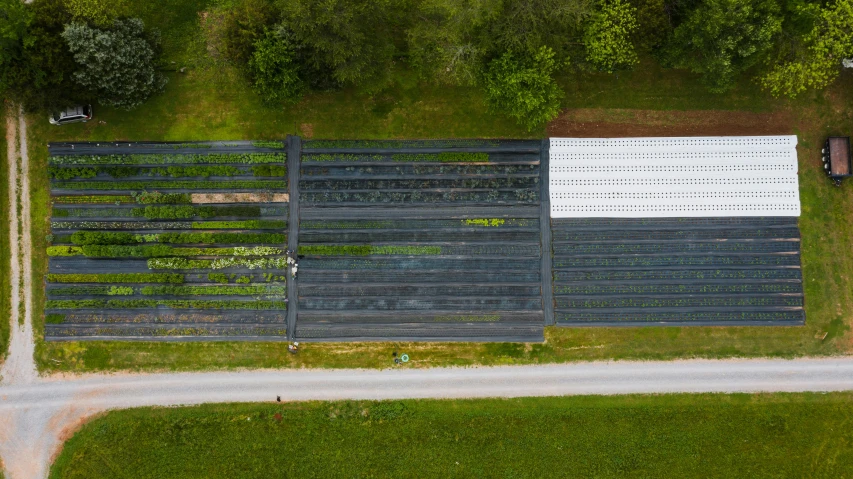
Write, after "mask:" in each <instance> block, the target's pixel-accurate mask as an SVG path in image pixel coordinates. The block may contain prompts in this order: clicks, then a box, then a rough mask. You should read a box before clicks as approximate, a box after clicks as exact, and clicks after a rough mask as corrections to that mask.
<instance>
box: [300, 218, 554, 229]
mask: <svg viewBox="0 0 853 479" xmlns="http://www.w3.org/2000/svg"><path fill="white" fill-rule="evenodd" d="M538 226H539V220H537V219H532V218H467V219H461V220H456V219H449V220H411V219H403V220H399V221H395V220H324V221H317V220H304V221H301V222H300V223H299V228H300V229H434V228H458V227H484V228H498V227H507V228H509V227H538Z"/></svg>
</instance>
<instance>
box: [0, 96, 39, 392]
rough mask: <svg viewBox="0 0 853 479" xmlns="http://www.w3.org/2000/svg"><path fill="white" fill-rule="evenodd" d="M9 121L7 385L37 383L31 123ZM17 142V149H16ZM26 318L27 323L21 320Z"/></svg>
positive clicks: (1, 374)
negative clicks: (28, 141)
mask: <svg viewBox="0 0 853 479" xmlns="http://www.w3.org/2000/svg"><path fill="white" fill-rule="evenodd" d="M16 116H17V118H15V117H13V116H12V115H9V117H7V119H6V141H7V142H8V143H9V144H10V145H12V146H10V149H9V155H8V161H9V200H10V201H9V204H10V207H11V208H12V211H11V212H10V215H9V218H10V225H9V231H10V235H11V241H10V245H11V248H10V249H11V256H12V268H11V278H10V280H11V283H12V303H11V310H12V311H11V312H12V314H11V317H10V318H9V321H10V322H11V332H10V333H11V334H10V337H9V352H8V355H7V356H6V361H5V362H4V363H3V366H2V368H0V378H2V383H3V384H19V383H29V382H32V381H35V380H36V379H37V377H38V373H37V372H36V366H35V360H34V354H35V343H34V340H33V320H32V303H33V291H32V276H33V275H32V254H31V249H32V248H31V246H32V239H31V238H32V237H31V235H30V179H29V151H28V148H27V123H26V120H25V118H24V114H23V111H21V110H19V111H18V112H17V115H16ZM16 143H17V147H16V146H15V145H16ZM21 319H23V321H21Z"/></svg>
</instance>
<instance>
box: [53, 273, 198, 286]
mask: <svg viewBox="0 0 853 479" xmlns="http://www.w3.org/2000/svg"><path fill="white" fill-rule="evenodd" d="M47 280H48V282H51V283H171V284H181V283H183V282H184V275H182V274H177V273H100V274H58V273H51V274H48V275H47Z"/></svg>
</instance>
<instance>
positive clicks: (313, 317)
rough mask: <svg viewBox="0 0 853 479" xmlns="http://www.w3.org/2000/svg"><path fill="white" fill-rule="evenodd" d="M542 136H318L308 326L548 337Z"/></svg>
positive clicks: (303, 224)
mask: <svg viewBox="0 0 853 479" xmlns="http://www.w3.org/2000/svg"><path fill="white" fill-rule="evenodd" d="M540 147H541V142H539V141H515V142H507V141H502V142H497V141H466V142H453V141H449V142H442V141H420V142H418V141H400V142H357V141H353V142H322V143H318V142H307V144H306V145H304V147H303V154H302V165H301V176H300V181H299V195H300V200H301V202H300V230H299V252H300V256H301V258H300V260H299V279H298V299H299V301H298V314H297V316H298V319H297V321H296V330H295V332H294V334H295V337H296V338H297V339H302V340H313V341H341V340H431V341H542V340H543V326H544V317H543V312H542V309H543V308H542V295H541V284H542V282H541V280H542V277H541V274H540V265H541V262H542V248H541V245H540V236H541V234H540V226H541V221H542V220H541V210H540V208H539V206H540V197H541V186H542V185H541V183H540V178H539V166H540V151H541V149H540ZM546 221H547V219H546Z"/></svg>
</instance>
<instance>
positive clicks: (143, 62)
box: [62, 18, 166, 109]
mask: <svg viewBox="0 0 853 479" xmlns="http://www.w3.org/2000/svg"><path fill="white" fill-rule="evenodd" d="M62 38H64V39H65V41H66V42H68V48H69V49H70V50H71V52H72V53H73V54H74V60H75V61H76V62H77V64H78V65H79V68H78V70H77V71H76V72H75V73H74V80H75V81H76V82H77V83H78V84H80V85H81V86H83V87H85V88H88V89H89V90H91V91H92V92H94V93H95V95H96V96H97V98H98V101H100V102H101V103H103V104H105V105H113V106H116V107H119V108H125V109H131V108H134V107H136V106H139V105H140V104H141V103H143V102H144V101H145V100H147V99H148V97H150V96H151V95H152V94H154V93H156V92H159V91H161V90H162V89H163V86H164V85H165V84H166V79H165V78H164V77H163V75H161V74H160V73H158V72H157V71H156V70H155V68H154V63H155V60H156V55H155V47H156V46H158V38H157V36H156V35H147V36H146V35H145V28H144V24H143V23H142V20H139V19H138V18H131V19H128V20H116V21H114V22H113V28H112V29H110V30H101V29H98V28H92V27H90V26H88V25H85V24H82V23H71V24H69V25H67V26H66V27H65V31H64V32H63V33H62Z"/></svg>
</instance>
